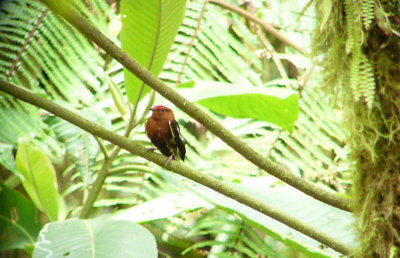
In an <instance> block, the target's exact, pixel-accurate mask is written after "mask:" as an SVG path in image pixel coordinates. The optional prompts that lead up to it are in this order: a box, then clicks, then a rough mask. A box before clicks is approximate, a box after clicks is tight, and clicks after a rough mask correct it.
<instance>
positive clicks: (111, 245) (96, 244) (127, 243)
mask: <svg viewBox="0 0 400 258" xmlns="http://www.w3.org/2000/svg"><path fill="white" fill-rule="evenodd" d="M50 254H51V257H97V258H100V257H149V258H151V257H157V246H156V241H155V239H154V237H153V235H152V234H151V233H150V232H149V231H148V230H147V229H145V228H144V227H142V226H140V225H137V224H135V223H133V222H130V221H124V220H104V219H93V220H79V219H70V220H66V221H60V222H54V223H49V224H47V225H46V226H45V227H44V228H43V229H42V231H41V232H40V235H39V239H38V242H37V244H36V248H35V251H34V253H33V257H34V258H36V257H38V258H39V257H49V255H50Z"/></svg>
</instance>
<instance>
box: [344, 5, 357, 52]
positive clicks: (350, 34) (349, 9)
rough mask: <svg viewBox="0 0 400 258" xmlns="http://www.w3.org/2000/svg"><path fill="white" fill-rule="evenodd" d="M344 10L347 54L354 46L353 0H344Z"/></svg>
mask: <svg viewBox="0 0 400 258" xmlns="http://www.w3.org/2000/svg"><path fill="white" fill-rule="evenodd" d="M344 12H345V22H346V34H347V40H346V53H347V54H349V53H350V52H351V50H352V49H353V48H354V20H355V17H354V16H355V14H354V6H353V0H345V1H344Z"/></svg>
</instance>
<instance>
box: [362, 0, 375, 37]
mask: <svg viewBox="0 0 400 258" xmlns="http://www.w3.org/2000/svg"><path fill="white" fill-rule="evenodd" d="M374 9H375V0H363V1H362V2H361V17H362V21H363V24H364V27H365V29H366V30H368V29H369V27H370V26H371V23H372V20H373V19H374Z"/></svg>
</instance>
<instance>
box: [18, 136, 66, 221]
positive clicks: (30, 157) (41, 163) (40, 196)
mask: <svg viewBox="0 0 400 258" xmlns="http://www.w3.org/2000/svg"><path fill="white" fill-rule="evenodd" d="M16 164H17V168H18V170H19V171H20V172H21V174H22V175H23V177H24V178H23V179H22V180H21V181H22V184H23V186H24V188H25V190H26V192H27V193H28V195H29V197H30V198H31V199H32V201H33V203H34V204H35V205H36V207H38V208H39V209H40V210H42V211H43V212H45V213H46V215H47V216H48V217H49V219H50V220H57V219H58V215H59V212H60V206H61V205H62V201H63V200H62V198H61V196H60V194H59V193H58V185H57V179H56V174H55V171H54V167H53V165H52V164H51V162H50V159H49V158H48V157H47V156H46V154H44V153H43V152H42V151H41V150H40V149H39V148H37V147H35V146H33V145H31V144H30V143H28V142H26V141H22V142H21V143H20V144H19V146H18V150H17V156H16Z"/></svg>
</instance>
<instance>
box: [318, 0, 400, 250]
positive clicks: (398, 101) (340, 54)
mask: <svg viewBox="0 0 400 258" xmlns="http://www.w3.org/2000/svg"><path fill="white" fill-rule="evenodd" d="M322 2H323V1H315V3H316V5H317V8H316V9H317V12H318V15H317V17H318V19H320V20H321V21H322V20H324V17H326V15H327V14H326V13H325V12H326V10H325V11H324V10H323V8H322ZM398 5H399V4H398V3H394V2H393V1H381V2H380V5H377V4H375V1H369V0H363V1H361V0H360V1H358V2H357V1H356V2H353V1H336V0H332V6H334V8H333V9H332V11H331V12H330V13H329V19H328V21H327V22H326V23H325V25H324V26H323V28H321V27H320V28H316V30H315V33H314V35H315V36H314V46H313V47H314V49H313V50H314V53H315V54H316V55H320V56H322V58H323V67H324V68H325V69H324V71H325V72H324V77H325V80H324V82H325V83H326V84H325V85H323V88H324V89H325V90H326V91H327V92H328V93H330V95H331V96H332V100H333V101H335V104H336V105H337V106H338V107H341V108H343V109H344V112H345V114H346V118H345V123H344V125H345V126H346V127H347V128H348V130H349V131H350V137H349V139H348V141H349V144H350V145H351V156H350V159H351V160H352V161H353V164H354V184H353V200H354V208H355V214H356V215H357V217H358V218H359V219H358V223H357V225H356V226H357V228H358V230H359V232H360V250H359V253H358V256H359V257H389V256H390V255H394V256H392V257H396V256H397V253H398V250H399V248H400V236H399V232H400V65H399V64H400V51H399V49H400V39H399V37H398V36H396V35H395V33H396V32H397V31H399V29H400V25H399V22H398V19H399V18H398V17H400V15H399V6H398ZM372 6H373V8H374V12H372V11H371V8H372ZM343 32H345V33H343ZM344 49H347V54H345V53H344Z"/></svg>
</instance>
